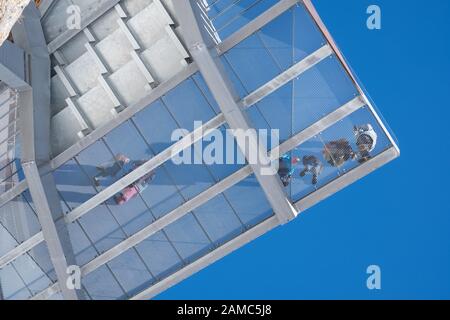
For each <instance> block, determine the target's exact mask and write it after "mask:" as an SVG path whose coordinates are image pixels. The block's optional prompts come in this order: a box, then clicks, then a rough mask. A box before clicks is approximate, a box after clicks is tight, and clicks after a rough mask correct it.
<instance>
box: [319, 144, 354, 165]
mask: <svg viewBox="0 0 450 320" xmlns="http://www.w3.org/2000/svg"><path fill="white" fill-rule="evenodd" d="M323 157H324V158H325V160H326V161H327V162H328V163H329V164H330V165H331V166H333V167H341V166H343V165H344V163H345V162H347V161H351V160H355V159H356V157H357V155H356V153H355V152H354V151H353V148H352V146H351V145H350V143H349V142H348V140H346V139H339V140H336V141H331V142H328V143H327V144H326V145H325V148H324V149H323Z"/></svg>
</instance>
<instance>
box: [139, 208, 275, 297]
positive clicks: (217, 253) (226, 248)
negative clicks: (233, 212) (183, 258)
mask: <svg viewBox="0 0 450 320" xmlns="http://www.w3.org/2000/svg"><path fill="white" fill-rule="evenodd" d="M278 225H279V220H278V218H277V217H275V216H272V217H271V218H269V219H268V220H266V221H264V222H262V223H260V224H259V225H257V226H256V227H254V228H252V229H250V230H249V231H247V232H245V233H243V234H241V235H240V236H238V237H236V238H234V239H233V240H231V241H229V242H227V243H225V244H224V245H222V246H220V247H219V248H217V249H215V250H213V251H211V252H210V253H208V254H206V255H204V256H203V257H201V258H200V259H198V260H196V261H194V262H193V263H191V264H189V265H188V266H186V267H184V268H183V269H181V270H179V271H177V272H175V273H174V274H172V275H170V276H169V277H167V278H165V279H164V280H162V281H160V282H158V283H156V284H155V285H153V286H151V287H150V288H148V289H146V290H144V291H142V292H140V293H139V294H137V295H135V296H134V297H132V298H131V300H148V299H151V298H153V297H154V296H156V295H157V294H159V293H161V292H163V291H165V290H167V289H168V288H170V287H172V286H174V285H175V284H177V283H179V282H181V281H183V280H184V279H186V278H188V277H189V276H191V275H193V274H194V273H196V272H198V271H200V270H202V269H204V268H206V267H207V266H209V265H210V264H212V263H214V262H216V261H217V260H219V259H221V258H223V257H225V256H226V255H228V254H230V253H231V252H233V251H235V250H237V249H239V248H240V247H242V246H244V245H245V244H247V243H249V242H251V241H253V240H255V239H256V238H258V237H260V236H262V235H263V234H265V233H267V232H269V231H270V230H272V229H274V228H275V227H277V226H278Z"/></svg>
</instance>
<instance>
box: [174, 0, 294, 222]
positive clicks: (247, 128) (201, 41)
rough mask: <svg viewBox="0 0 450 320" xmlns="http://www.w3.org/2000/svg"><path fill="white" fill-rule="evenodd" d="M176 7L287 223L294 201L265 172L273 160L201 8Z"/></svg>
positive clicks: (241, 143)
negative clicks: (214, 49) (209, 32)
mask: <svg viewBox="0 0 450 320" xmlns="http://www.w3.org/2000/svg"><path fill="white" fill-rule="evenodd" d="M174 7H175V12H176V13H177V17H178V20H179V22H180V25H181V26H182V27H183V29H182V32H183V35H184V39H185V41H186V44H187V47H188V49H189V51H190V53H191V56H192V57H193V58H194V60H195V61H196V62H197V64H198V67H199V69H200V72H201V74H202V75H203V78H204V79H205V82H206V84H207V86H208V87H209V90H210V91H211V94H212V95H213V96H214V98H215V100H216V101H217V104H218V105H219V107H220V109H221V111H222V113H223V115H224V117H225V119H226V121H227V123H228V124H229V126H230V127H231V129H233V130H240V131H241V132H246V133H247V134H246V138H247V139H240V138H239V137H238V136H236V142H237V144H238V146H239V148H240V150H241V152H242V153H243V154H244V155H245V157H246V159H247V160H248V161H249V163H250V166H251V167H252V170H253V173H254V174H255V176H256V178H257V180H258V182H259V184H260V185H261V187H262V190H263V191H264V194H265V195H266V197H267V199H268V201H269V203H270V204H271V206H272V208H273V209H274V212H275V214H276V216H277V217H278V219H279V220H280V223H282V224H284V223H287V222H288V221H290V220H292V219H294V218H295V217H296V216H297V212H296V210H295V208H294V207H293V206H292V204H291V203H290V201H289V199H288V197H287V195H286V193H285V191H284V189H283V187H282V185H281V181H280V179H279V178H278V175H276V172H274V173H273V174H272V175H269V174H267V173H265V171H267V170H265V169H264V165H263V164H268V163H270V161H269V159H268V156H267V150H266V149H265V147H264V146H263V145H262V144H261V143H259V142H258V136H257V134H256V131H255V130H254V129H253V127H252V125H251V124H250V120H249V119H248V118H247V116H246V114H245V113H244V111H243V110H242V108H241V107H240V106H239V105H238V103H237V102H236V98H235V97H236V96H237V95H236V94H235V93H234V90H233V88H232V86H231V84H230V83H229V80H228V79H227V77H226V75H225V72H224V71H223V70H224V69H223V66H222V65H221V62H220V60H219V59H218V56H217V54H215V56H213V53H212V52H211V50H210V49H209V48H211V47H212V46H211V45H214V43H211V42H209V43H208V42H207V41H208V40H209V41H211V38H210V37H209V36H208V35H207V34H205V33H204V31H202V30H204V29H203V28H201V27H200V23H201V20H199V14H200V12H199V8H198V7H197V5H196V4H195V3H193V2H190V1H178V2H175V3H174ZM236 132H237V131H236ZM254 155H256V157H254ZM253 158H255V160H257V161H252V159H253ZM266 169H267V168H266Z"/></svg>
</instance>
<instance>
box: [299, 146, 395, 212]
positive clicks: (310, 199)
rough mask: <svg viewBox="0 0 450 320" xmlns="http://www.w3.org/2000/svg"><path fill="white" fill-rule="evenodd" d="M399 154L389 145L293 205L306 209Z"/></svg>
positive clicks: (301, 209) (302, 209)
mask: <svg viewBox="0 0 450 320" xmlns="http://www.w3.org/2000/svg"><path fill="white" fill-rule="evenodd" d="M399 155H400V153H399V152H398V150H397V148H395V147H391V148H389V149H387V150H386V151H384V152H383V153H381V154H379V155H378V156H376V157H373V158H372V159H370V160H369V161H367V162H365V163H363V164H361V165H359V166H358V167H356V168H354V169H353V170H351V171H349V172H347V173H346V174H345V175H343V176H341V177H339V178H337V179H335V180H333V181H331V182H330V183H328V184H327V185H325V186H324V187H322V188H320V189H319V190H317V191H315V192H314V193H312V194H310V195H309V196H306V197H305V198H303V199H301V200H300V201H298V202H296V203H295V207H296V208H297V210H299V211H305V210H308V209H309V208H311V207H312V206H314V205H315V204H317V203H318V202H320V201H322V200H324V199H326V198H328V197H329V196H331V195H333V194H335V193H337V192H339V191H340V190H342V189H344V188H346V187H347V186H349V185H351V184H353V183H355V182H356V181H358V180H359V179H361V178H363V177H365V176H367V175H368V174H370V173H371V172H373V171H375V170H377V169H378V168H380V167H382V166H384V165H385V164H387V163H389V162H391V161H392V160H394V159H396V158H398V156H399Z"/></svg>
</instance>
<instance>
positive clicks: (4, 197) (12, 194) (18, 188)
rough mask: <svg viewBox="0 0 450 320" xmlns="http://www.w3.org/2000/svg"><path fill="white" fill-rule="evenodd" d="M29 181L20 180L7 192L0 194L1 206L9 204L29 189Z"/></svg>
mask: <svg viewBox="0 0 450 320" xmlns="http://www.w3.org/2000/svg"><path fill="white" fill-rule="evenodd" d="M27 188H28V183H27V181H26V180H22V181H20V182H19V183H18V184H17V185H15V186H14V187H13V188H12V189H9V190H8V191H6V192H5V193H2V194H0V208H1V207H3V206H4V205H5V204H7V203H8V202H9V201H11V200H13V199H14V198H16V197H17V196H19V195H20V194H21V193H22V192H24V191H25V190H27Z"/></svg>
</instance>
